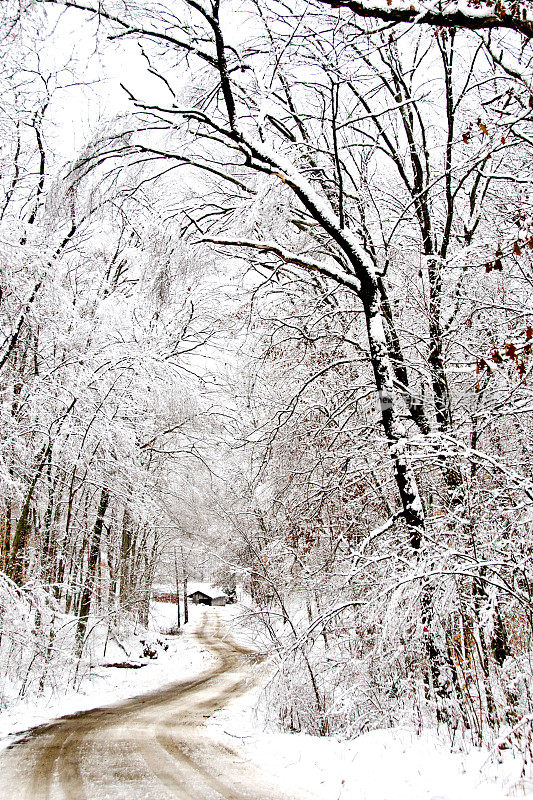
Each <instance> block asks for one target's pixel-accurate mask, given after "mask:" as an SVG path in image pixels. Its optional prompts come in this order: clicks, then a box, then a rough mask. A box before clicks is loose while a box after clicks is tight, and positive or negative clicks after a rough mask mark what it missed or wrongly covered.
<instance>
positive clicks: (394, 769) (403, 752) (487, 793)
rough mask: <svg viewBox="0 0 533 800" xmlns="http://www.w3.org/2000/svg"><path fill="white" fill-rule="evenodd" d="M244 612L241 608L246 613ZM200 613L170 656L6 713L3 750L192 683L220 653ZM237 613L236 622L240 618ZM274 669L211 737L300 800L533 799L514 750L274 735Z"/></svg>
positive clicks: (158, 613)
mask: <svg viewBox="0 0 533 800" xmlns="http://www.w3.org/2000/svg"><path fill="white" fill-rule="evenodd" d="M240 611H242V609H240ZM152 612H153V613H152V625H151V627H152V628H153V629H154V631H157V630H166V629H169V628H171V627H172V625H174V624H175V622H176V620H175V618H174V615H175V613H176V612H175V607H174V606H172V605H170V604H163V603H156V604H154V607H153V609H152ZM202 613H203V610H202V608H201V607H200V608H198V607H195V606H191V608H190V621H189V623H188V625H187V626H186V627H185V628H184V630H183V632H182V633H181V634H180V635H179V636H169V637H165V640H166V641H167V642H168V643H169V648H168V650H167V651H166V652H162V653H161V654H160V655H159V657H158V658H157V659H155V660H153V661H150V662H149V663H147V665H146V666H144V667H143V668H142V669H118V668H105V667H99V668H97V669H96V670H94V671H93V673H92V675H91V676H90V677H88V678H86V679H84V681H83V682H82V685H81V687H80V690H79V691H77V692H70V693H69V694H68V695H64V696H61V697H59V696H52V697H41V698H39V699H37V700H35V699H33V700H29V701H26V702H24V701H19V702H18V703H17V704H15V705H13V706H12V707H11V708H10V710H9V711H5V712H3V713H2V714H0V749H3V748H5V747H7V746H8V744H9V743H11V742H12V741H13V739H16V737H17V735H18V734H19V733H21V732H22V731H25V730H27V729H28V728H29V727H32V726H35V725H39V724H42V723H44V722H48V721H50V720H51V719H54V718H56V717H59V716H62V715H65V714H72V713H75V712H78V711H83V710H86V709H90V708H95V707H98V706H101V705H106V704H110V705H111V704H113V703H115V702H118V701H120V700H124V699H126V698H128V697H132V696H135V695H139V694H142V693H143V692H146V691H150V690H153V689H155V688H157V687H160V686H164V685H165V684H166V683H170V682H172V681H176V680H187V679H188V678H191V677H194V676H196V675H198V674H199V673H201V672H202V671H204V670H205V669H206V668H207V667H209V666H210V664H212V656H211V655H210V654H209V653H208V652H207V651H206V650H205V649H204V648H203V647H202V646H201V645H200V644H199V642H198V641H197V640H196V638H195V636H194V631H195V629H196V627H197V622H198V620H199V618H200V617H201V615H202ZM217 614H220V616H222V617H223V618H224V620H225V622H226V624H227V626H228V629H229V630H230V632H231V635H232V637H233V638H235V639H237V640H238V641H239V642H240V643H241V644H246V645H248V646H252V642H251V641H250V640H249V639H247V637H245V635H244V634H243V633H242V632H241V630H240V629H239V622H238V614H239V608H238V607H236V606H228V607H226V608H220V609H217ZM235 617H237V618H235ZM269 674H270V670H269V667H268V665H267V664H265V665H263V667H262V668H260V670H259V671H256V672H255V673H254V677H255V678H257V681H256V682H255V684H254V685H253V686H252V687H251V688H250V690H249V691H248V692H246V694H244V695H242V696H241V697H240V698H239V699H237V700H235V701H233V702H232V703H231V704H230V705H228V706H226V707H225V708H223V709H222V710H221V711H218V712H217V713H216V714H214V715H213V716H212V717H211V718H210V719H209V720H208V723H207V725H208V729H209V734H210V736H211V737H213V738H215V739H216V740H218V741H221V742H223V743H225V744H226V745H228V746H229V747H230V748H231V749H237V748H238V749H239V751H240V752H239V755H240V756H241V758H243V759H245V760H247V761H250V762H252V763H255V764H256V765H257V769H258V771H260V772H262V773H263V774H265V776H266V777H269V778H270V780H271V781H272V782H273V783H276V784H277V785H279V787H280V791H281V792H282V793H283V794H284V795H285V796H288V797H292V798H295V800H354V798H356V800H503V798H508V797H530V798H533V784H531V783H529V784H526V783H525V782H523V781H520V768H521V763H519V762H518V761H513V759H512V757H511V755H510V753H509V752H504V753H503V754H502V759H503V760H502V762H501V763H493V762H487V763H486V764H485V762H486V761H487V756H488V754H487V752H485V751H481V750H476V749H473V750H472V751H471V752H470V753H468V754H459V753H452V752H450V749H449V747H446V746H445V745H444V744H443V743H442V742H440V741H439V740H438V739H437V738H436V737H434V736H432V735H431V734H424V735H423V736H416V735H415V734H414V733H412V732H410V731H408V730H401V729H390V730H378V731H372V732H370V733H367V734H365V735H363V736H360V737H359V738H358V739H355V740H353V741H344V740H339V739H337V738H319V737H315V736H309V735H307V734H290V733H280V732H277V731H273V730H267V729H266V728H267V726H266V724H265V721H264V719H263V718H261V717H260V716H258V714H257V713H256V711H255V708H256V707H257V706H258V705H259V704H258V699H259V696H260V694H261V691H262V689H263V687H264V685H265V684H266V683H267V682H268V678H269Z"/></svg>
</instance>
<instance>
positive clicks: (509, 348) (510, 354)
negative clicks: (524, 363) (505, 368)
mask: <svg viewBox="0 0 533 800" xmlns="http://www.w3.org/2000/svg"><path fill="white" fill-rule="evenodd" d="M505 355H506V356H507V358H510V359H512V360H513V361H514V360H515V359H516V347H515V345H514V344H513V343H512V342H508V343H507V344H506V345H505Z"/></svg>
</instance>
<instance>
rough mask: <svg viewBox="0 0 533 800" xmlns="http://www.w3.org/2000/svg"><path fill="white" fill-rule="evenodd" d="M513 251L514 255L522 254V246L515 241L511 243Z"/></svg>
mask: <svg viewBox="0 0 533 800" xmlns="http://www.w3.org/2000/svg"><path fill="white" fill-rule="evenodd" d="M513 253H514V254H515V256H521V255H522V248H521V247H520V245H519V244H518V242H515V243H514V245H513Z"/></svg>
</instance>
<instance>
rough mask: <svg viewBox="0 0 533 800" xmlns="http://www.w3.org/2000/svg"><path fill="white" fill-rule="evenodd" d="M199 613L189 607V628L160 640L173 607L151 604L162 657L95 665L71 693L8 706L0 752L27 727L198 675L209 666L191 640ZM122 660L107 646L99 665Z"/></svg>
mask: <svg viewBox="0 0 533 800" xmlns="http://www.w3.org/2000/svg"><path fill="white" fill-rule="evenodd" d="M200 614H201V610H200V609H199V608H197V607H196V606H191V607H190V611H189V623H188V625H187V626H185V627H184V628H183V630H182V633H180V634H179V635H178V636H164V635H161V634H160V633H159V631H165V630H168V629H169V628H171V627H172V625H175V624H176V622H177V619H176V607H175V606H174V605H172V604H170V603H152V608H151V621H150V628H151V630H152V632H153V634H154V636H157V637H158V638H159V639H161V640H163V641H164V642H166V643H168V650H167V651H166V652H165V651H164V650H162V649H158V658H156V659H153V660H150V659H131V660H132V661H138V662H139V663H143V666H142V668H140V669H123V668H116V667H105V666H96V667H94V668H93V669H92V670H91V672H90V674H88V675H87V676H86V677H84V679H83V680H82V681H81V685H80V687H79V689H77V690H76V691H73V690H71V691H69V692H67V693H66V694H57V693H54V694H43V695H41V696H39V697H29V698H23V699H22V700H19V701H17V702H16V703H13V704H11V705H10V707H9V708H8V709H5V710H2V712H1V713H0V750H3V749H5V748H6V747H7V746H8V745H9V744H10V743H12V741H13V740H14V739H16V737H17V735H18V734H20V733H22V732H23V731H26V730H28V728H32V727H35V726H36V725H41V724H43V723H45V722H49V721H50V720H52V719H56V718H57V717H61V716H64V715H66V714H75V713H77V712H78V711H87V710H88V709H91V708H97V707H99V706H103V705H112V704H113V703H116V702H119V701H120V700H126V699H127V698H129V697H134V696H135V695H139V694H143V692H148V691H150V690H153V689H154V688H157V687H159V686H164V685H165V684H167V683H171V682H173V681H177V680H180V681H181V680H187V679H189V678H193V677H195V676H196V675H198V674H199V673H200V672H203V671H204V670H205V669H206V668H207V667H209V666H210V664H212V663H213V659H212V656H211V655H210V654H209V653H208V652H207V651H206V650H205V649H204V648H203V647H202V646H201V645H200V643H199V642H198V641H197V640H196V639H195V637H194V630H195V629H196V624H197V621H198V618H199V616H200ZM148 638H149V637H148ZM124 660H128V659H127V658H125V655H124V652H121V651H120V650H119V649H118V648H113V647H110V648H108V650H107V654H106V658H105V659H102V661H101V663H102V664H103V663H105V662H120V661H124Z"/></svg>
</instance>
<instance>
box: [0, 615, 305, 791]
mask: <svg viewBox="0 0 533 800" xmlns="http://www.w3.org/2000/svg"><path fill="white" fill-rule="evenodd" d="M196 636H197V637H198V639H199V640H200V642H201V643H202V644H203V645H204V646H205V647H206V648H208V649H209V650H210V651H211V653H212V654H213V655H214V656H215V664H214V665H213V666H212V667H211V668H210V669H208V670H206V671H205V672H203V673H202V674H200V675H199V676H198V677H197V678H195V679H194V680H190V681H181V682H178V683H173V684H170V685H168V686H165V687H164V688H163V689H160V690H157V691H154V692H151V693H148V694H145V695H142V696H140V697H135V698H133V699H131V700H126V701H125V702H122V703H119V704H116V705H114V706H111V707H106V708H96V709H93V710H91V711H85V712H82V713H80V714H74V715H71V716H68V717H62V718H61V719H59V720H57V721H55V722H53V723H50V724H48V725H42V726H40V727H38V728H34V729H33V730H31V731H29V732H28V734H27V735H26V736H25V737H24V738H23V739H22V740H20V741H18V742H17V743H16V744H14V745H13V746H12V747H11V748H10V749H9V750H8V751H6V752H5V753H3V754H2V756H1V758H0V798H1V800H171V799H175V798H180V800H221V798H222V800H289V798H287V797H286V796H284V795H283V794H281V793H280V792H279V791H277V790H276V788H275V786H273V785H269V783H270V781H269V780H268V776H263V775H259V774H258V773H257V772H256V771H255V770H254V769H253V768H252V767H251V766H250V765H248V764H247V763H246V762H245V761H243V760H242V758H241V757H240V756H239V754H238V753H237V752H236V751H235V750H233V749H232V748H230V747H226V746H225V745H223V744H221V743H220V742H217V741H214V740H212V739H211V738H210V737H209V734H208V731H207V729H206V725H205V722H206V719H207V718H208V717H209V716H211V714H213V713H214V712H215V711H217V710H218V709H220V708H222V707H223V706H224V705H225V704H226V703H227V702H228V701H229V700H231V699H233V698H235V697H238V696H239V695H240V694H242V693H243V692H244V691H245V690H246V689H247V688H248V687H249V685H250V675H251V672H252V671H253V664H254V661H255V660H256V659H255V658H254V656H253V654H251V653H249V652H248V651H246V650H243V649H241V648H239V647H238V646H237V645H236V644H235V643H233V642H231V641H230V640H229V639H228V638H227V637H225V636H224V630H223V626H222V624H221V621H220V619H219V618H218V617H217V615H216V611H214V610H209V611H208V610H206V612H205V615H204V618H203V621H202V623H201V625H200V628H199V630H198V631H197V633H196Z"/></svg>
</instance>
